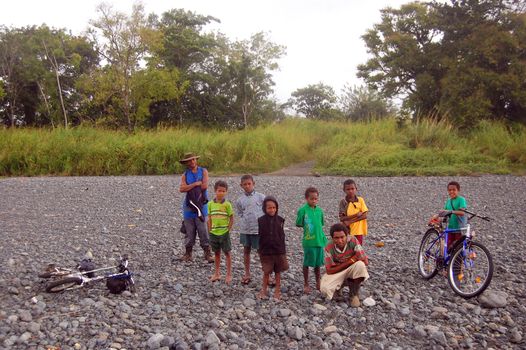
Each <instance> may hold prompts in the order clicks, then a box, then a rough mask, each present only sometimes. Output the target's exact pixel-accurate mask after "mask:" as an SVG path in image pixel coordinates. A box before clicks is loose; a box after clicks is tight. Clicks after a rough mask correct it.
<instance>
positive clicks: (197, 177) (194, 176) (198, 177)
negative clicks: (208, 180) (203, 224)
mask: <svg viewBox="0 0 526 350" xmlns="http://www.w3.org/2000/svg"><path fill="white" fill-rule="evenodd" d="M204 170H206V169H205V168H201V167H199V166H198V167H197V173H193V172H192V171H191V170H188V169H187V170H186V171H185V172H184V175H185V178H186V184H187V185H190V184H193V183H194V182H197V181H203V174H204ZM205 197H206V198H207V199H208V191H207V190H205ZM200 209H201V212H202V213H203V215H204V216H207V215H208V206H207V205H203V206H202V207H201V208H200ZM183 217H184V218H185V219H192V218H197V213H196V212H194V211H192V209H190V208H189V207H188V206H187V205H186V195H185V197H184V201H183Z"/></svg>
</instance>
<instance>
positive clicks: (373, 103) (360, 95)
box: [340, 86, 393, 121]
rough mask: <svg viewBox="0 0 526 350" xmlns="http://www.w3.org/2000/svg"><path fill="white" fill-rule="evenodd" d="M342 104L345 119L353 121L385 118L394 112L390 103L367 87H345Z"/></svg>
mask: <svg viewBox="0 0 526 350" xmlns="http://www.w3.org/2000/svg"><path fill="white" fill-rule="evenodd" d="M340 104H341V106H342V110H343V114H344V115H345V118H346V119H349V120H352V121H363V120H371V119H378V118H384V117H387V116H389V115H390V114H392V112H393V106H392V105H391V103H390V102H389V101H387V100H386V99H385V98H383V97H382V96H380V95H379V94H378V93H377V92H376V91H373V90H370V89H368V88H367V87H365V86H359V87H356V86H355V87H350V86H345V87H344V88H343V91H342V95H341V96H340Z"/></svg>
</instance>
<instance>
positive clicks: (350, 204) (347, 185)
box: [338, 179, 369, 245]
mask: <svg viewBox="0 0 526 350" xmlns="http://www.w3.org/2000/svg"><path fill="white" fill-rule="evenodd" d="M357 191H358V187H357V186H356V182H354V180H350V179H349V180H345V181H344V183H343V192H345V198H344V199H342V200H341V201H340V205H339V210H338V216H339V217H340V221H341V222H342V223H343V224H344V225H345V226H347V227H349V232H350V233H351V235H353V236H354V237H355V238H356V239H357V240H358V242H359V243H360V245H363V237H364V236H366V235H367V213H368V211H369V209H368V208H367V205H366V204H365V201H364V200H363V198H362V197H359V196H357V195H356V192H357Z"/></svg>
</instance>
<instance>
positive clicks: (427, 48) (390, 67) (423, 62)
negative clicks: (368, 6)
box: [358, 0, 526, 125]
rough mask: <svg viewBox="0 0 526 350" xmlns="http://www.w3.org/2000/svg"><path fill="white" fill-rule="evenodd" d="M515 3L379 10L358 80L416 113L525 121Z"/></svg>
mask: <svg viewBox="0 0 526 350" xmlns="http://www.w3.org/2000/svg"><path fill="white" fill-rule="evenodd" d="M520 8H521V6H520V1H504V0H482V1H475V0H451V1H450V3H449V4H444V3H439V2H434V3H425V4H422V3H410V4H407V5H403V6H402V7H401V8H400V9H399V10H396V9H392V8H387V9H384V10H382V21H381V23H379V24H376V25H375V26H374V27H373V29H371V30H369V31H368V32H367V33H366V34H365V35H364V36H363V39H364V41H365V43H366V45H367V47H368V51H369V53H370V54H371V55H372V58H371V59H369V60H368V61H367V63H366V64H363V65H360V66H359V67H358V70H359V72H358V76H359V77H362V78H364V79H365V81H366V82H367V84H368V85H369V86H370V87H371V88H373V89H375V90H378V91H380V92H381V93H382V94H383V95H385V96H387V97H395V96H399V97H405V100H404V107H406V108H408V109H410V110H412V111H413V112H414V114H415V115H416V116H422V115H424V116H425V115H437V113H436V111H441V112H443V114H449V115H450V116H451V118H452V119H453V120H455V121H457V122H459V124H461V125H469V124H470V123H472V122H474V121H476V120H478V119H480V118H487V117H492V118H508V119H512V120H523V121H526V117H525V115H526V113H525V108H526V92H525V87H526V86H525V84H526V75H525V74H526V60H525V56H526V54H525V52H524V43H525V42H526V39H525V38H526V30H525V27H526V21H525V20H524V13H523V12H522V13H521V12H518V11H519V10H518V9H520Z"/></svg>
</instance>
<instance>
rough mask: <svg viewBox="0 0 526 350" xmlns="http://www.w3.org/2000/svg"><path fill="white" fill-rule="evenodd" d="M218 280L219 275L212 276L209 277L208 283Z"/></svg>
mask: <svg viewBox="0 0 526 350" xmlns="http://www.w3.org/2000/svg"><path fill="white" fill-rule="evenodd" d="M220 279H221V275H219V274H213V275H212V276H210V282H215V281H219V280H220Z"/></svg>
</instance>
